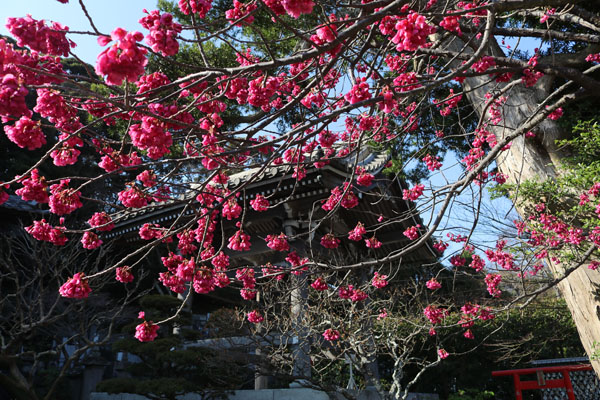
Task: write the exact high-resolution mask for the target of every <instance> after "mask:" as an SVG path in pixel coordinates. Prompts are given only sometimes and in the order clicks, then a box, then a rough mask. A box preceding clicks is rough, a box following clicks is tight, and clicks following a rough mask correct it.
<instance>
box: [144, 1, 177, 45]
mask: <svg viewBox="0 0 600 400" xmlns="http://www.w3.org/2000/svg"><path fill="white" fill-rule="evenodd" d="M144 12H145V13H146V14H148V15H147V16H145V17H144V18H142V19H140V21H139V22H140V24H141V25H142V26H143V27H144V28H146V29H148V30H149V31H150V33H149V34H148V36H146V43H148V45H150V47H152V50H154V51H155V52H157V53H161V54H162V55H163V56H165V57H166V56H172V55H175V54H177V52H178V51H179V43H178V42H177V35H178V34H179V33H180V32H181V30H182V29H183V28H182V26H181V25H180V24H178V23H177V22H174V21H173V15H171V14H169V13H163V14H161V13H160V11H158V10H153V11H150V12H148V11H147V10H146V9H144Z"/></svg>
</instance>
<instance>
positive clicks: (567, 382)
mask: <svg viewBox="0 0 600 400" xmlns="http://www.w3.org/2000/svg"><path fill="white" fill-rule="evenodd" d="M562 375H563V379H564V380H565V388H566V390H567V397H568V398H569V400H575V393H573V384H572V383H571V376H570V375H569V371H568V370H566V369H564V370H563V371H562Z"/></svg>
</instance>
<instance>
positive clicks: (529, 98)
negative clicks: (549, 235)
mask: <svg viewBox="0 0 600 400" xmlns="http://www.w3.org/2000/svg"><path fill="white" fill-rule="evenodd" d="M462 45H463V42H462V41H458V40H454V42H453V43H450V44H449V46H448V48H449V49H451V50H454V51H460V49H461V48H462ZM488 52H489V54H491V55H495V56H503V53H502V50H501V49H500V47H499V46H498V44H497V43H496V42H495V41H494V40H493V39H492V43H491V44H490V49H489V50H488ZM504 86H505V84H498V83H496V82H495V81H494V80H493V79H492V80H490V78H489V77H488V76H485V75H484V76H480V77H471V78H467V79H466V80H465V81H464V83H463V89H464V91H465V93H466V96H467V98H468V100H469V101H470V103H471V104H472V105H473V108H474V109H475V110H476V112H477V114H478V115H479V116H481V115H482V113H483V112H485V111H484V107H485V103H486V101H487V100H486V98H485V94H486V93H488V92H490V91H492V89H496V90H498V89H499V88H502V87H504ZM549 86H550V85H549V84H548V81H545V80H544V79H542V80H540V81H539V82H538V85H536V86H534V87H531V88H526V87H525V86H524V85H522V84H519V85H517V86H515V87H514V88H512V89H510V91H509V92H508V94H507V95H506V97H507V98H508V100H507V102H506V104H505V106H504V108H503V115H504V121H503V122H502V123H501V124H500V125H499V126H489V127H488V130H490V131H491V132H492V133H494V134H495V135H496V137H497V138H498V139H499V140H500V139H502V138H503V137H505V136H506V135H510V134H512V133H513V132H514V130H515V129H517V128H518V127H520V126H521V125H522V124H523V123H524V121H525V120H526V119H527V118H528V117H529V116H531V115H532V114H533V112H534V111H535V109H536V108H537V107H538V105H539V104H540V102H541V100H543V99H544V98H545V97H546V96H547V95H548V94H549V90H550V89H549ZM561 133H562V132H561V130H560V128H559V127H558V125H557V124H556V123H555V122H553V121H551V120H546V121H544V122H543V123H542V124H541V125H539V126H538V128H537V130H536V134H537V139H535V140H532V139H525V138H524V137H523V136H519V137H518V138H516V139H514V140H513V141H512V145H511V147H510V149H509V150H507V151H504V152H502V153H500V155H499V156H498V157H497V159H496V163H497V165H498V168H499V169H500V171H501V172H502V173H503V174H506V175H507V176H508V181H509V182H510V183H513V184H517V183H520V182H523V181H526V180H535V181H539V182H541V181H545V180H547V179H553V178H554V177H556V174H557V166H558V165H559V164H560V160H561V158H562V157H563V155H562V154H561V153H560V152H559V151H558V149H557V148H556V146H555V140H556V139H558V138H560V137H561ZM517 211H518V212H519V213H520V214H521V216H522V217H525V215H524V214H523V210H522V209H520V208H519V207H517ZM547 264H548V266H549V268H550V269H551V271H552V273H553V274H554V275H555V276H556V277H560V276H562V275H563V273H564V268H563V267H562V266H561V265H558V264H556V263H553V262H552V261H551V260H547ZM558 288H559V290H560V293H561V294H562V296H563V298H564V299H565V301H566V303H567V306H568V307H569V310H570V311H571V315H572V316H573V321H574V322H575V325H576V326H577V331H578V332H579V337H580V339H581V343H582V344H583V347H584V348H585V350H586V352H587V354H588V355H589V356H590V359H591V355H592V354H593V353H594V344H595V343H600V301H599V299H600V274H599V273H598V272H597V271H592V270H590V269H588V268H587V266H585V265H583V266H581V267H579V268H578V269H577V270H576V271H574V272H573V273H571V274H570V275H569V276H568V277H567V278H566V279H564V280H562V282H561V283H560V284H559V285H558ZM591 363H592V366H593V368H594V370H595V372H596V374H597V375H599V376H600V361H598V360H591Z"/></svg>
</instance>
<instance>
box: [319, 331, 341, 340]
mask: <svg viewBox="0 0 600 400" xmlns="http://www.w3.org/2000/svg"><path fill="white" fill-rule="evenodd" d="M323 337H324V338H325V340H327V341H329V342H333V341H336V340H338V339H339V338H340V333H339V332H338V331H336V330H335V329H331V328H329V329H327V330H325V332H323Z"/></svg>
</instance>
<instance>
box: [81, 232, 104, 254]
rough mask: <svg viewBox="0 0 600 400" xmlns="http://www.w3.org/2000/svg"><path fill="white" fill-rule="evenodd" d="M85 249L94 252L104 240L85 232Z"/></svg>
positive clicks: (83, 240)
mask: <svg viewBox="0 0 600 400" xmlns="http://www.w3.org/2000/svg"><path fill="white" fill-rule="evenodd" d="M81 244H82V245H83V248H84V249H88V250H94V249H97V248H98V247H100V246H101V245H102V240H100V238H99V237H98V235H96V234H95V233H94V232H85V233H84V234H83V237H82V238H81Z"/></svg>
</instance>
